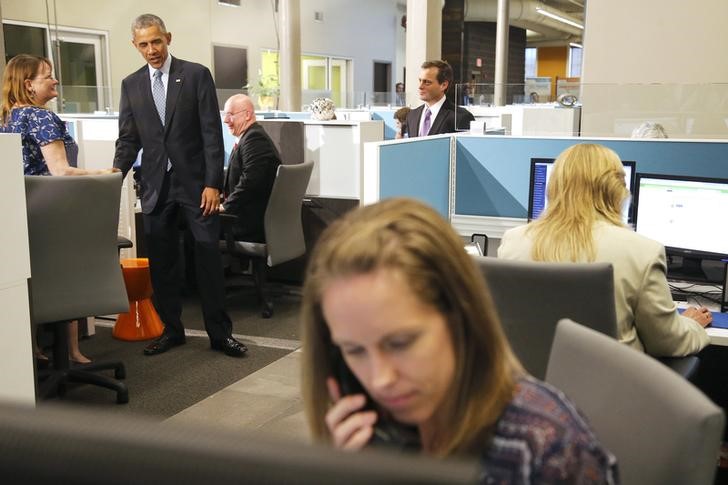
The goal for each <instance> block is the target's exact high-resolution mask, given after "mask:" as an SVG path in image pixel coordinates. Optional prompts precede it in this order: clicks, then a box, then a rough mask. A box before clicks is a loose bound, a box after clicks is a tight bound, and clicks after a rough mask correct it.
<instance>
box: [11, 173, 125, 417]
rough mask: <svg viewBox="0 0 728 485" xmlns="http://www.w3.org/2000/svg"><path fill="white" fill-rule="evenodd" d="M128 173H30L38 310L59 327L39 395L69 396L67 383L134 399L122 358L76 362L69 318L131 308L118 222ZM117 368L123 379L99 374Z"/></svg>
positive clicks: (35, 314) (37, 316) (36, 318)
mask: <svg viewBox="0 0 728 485" xmlns="http://www.w3.org/2000/svg"><path fill="white" fill-rule="evenodd" d="M120 191H121V174H109V175H87V176H78V177H38V176H27V177H25V195H26V202H27V210H28V240H29V249H30V269H31V278H30V314H31V321H32V322H33V324H34V325H51V326H52V327H53V334H54V342H53V368H52V369H49V370H48V371H47V372H41V373H39V375H38V377H39V379H40V380H41V381H42V382H41V383H40V384H39V386H38V389H37V394H38V397H39V398H47V397H49V396H51V395H53V394H58V395H59V396H62V395H63V394H64V392H65V385H66V383H67V382H69V381H70V382H84V383H88V384H93V385H97V386H101V387H105V388H108V389H111V390H114V391H116V400H117V402H118V403H126V402H128V401H129V394H128V391H127V388H126V385H125V384H124V383H122V382H119V381H118V380H117V379H123V378H124V377H125V374H126V371H125V368H124V364H123V363H121V362H92V363H90V364H82V365H78V366H74V367H70V365H69V360H68V323H69V322H70V321H72V320H76V319H80V318H83V317H87V316H92V315H108V314H112V313H119V312H124V311H127V309H128V302H127V297H126V289H125V288H124V280H123V279H122V274H121V267H120V266H119V256H118V253H117V251H118V241H117V226H118V221H119V197H120ZM101 370H114V375H115V377H116V379H112V378H111V377H108V376H104V375H99V374H96V373H95V372H97V371H101Z"/></svg>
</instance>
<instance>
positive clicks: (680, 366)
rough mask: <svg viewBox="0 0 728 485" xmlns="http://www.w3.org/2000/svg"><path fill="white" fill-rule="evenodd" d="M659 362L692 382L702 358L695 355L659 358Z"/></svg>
mask: <svg viewBox="0 0 728 485" xmlns="http://www.w3.org/2000/svg"><path fill="white" fill-rule="evenodd" d="M657 360H659V361H660V362H662V363H663V364H665V365H666V366H668V367H669V368H670V369H672V370H674V371H675V372H677V373H678V374H680V375H681V376H683V377H684V378H685V379H687V380H688V381H692V379H693V377H695V375H696V373H697V372H698V367H700V358H698V357H697V356H695V355H687V356H685V357H657Z"/></svg>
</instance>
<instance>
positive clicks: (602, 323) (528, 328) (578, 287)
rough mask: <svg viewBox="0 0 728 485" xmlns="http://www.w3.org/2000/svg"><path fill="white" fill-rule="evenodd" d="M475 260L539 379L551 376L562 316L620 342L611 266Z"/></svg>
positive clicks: (518, 348)
mask: <svg viewBox="0 0 728 485" xmlns="http://www.w3.org/2000/svg"><path fill="white" fill-rule="evenodd" d="M475 260H476V261H477V263H478V266H479V267H480V270H481V272H482V273H483V276H484V277H485V280H486V282H487V283H488V286H489V287H490V291H491V294H492V295H493V303H494V304H495V308H496V310H497V312H498V314H499V316H500V319H501V323H502V325H503V329H504V330H505V332H506V335H507V337H508V341H509V342H510V344H511V347H512V348H513V351H514V352H515V353H516V355H517V356H518V358H519V359H520V360H521V363H523V365H524V366H525V367H526V370H527V371H528V372H530V373H531V374H532V375H533V376H534V377H537V378H539V379H543V377H544V376H545V375H546V365H547V363H548V358H549V354H550V352H551V342H552V341H553V339H554V331H555V330H556V323H557V322H558V321H559V320H560V319H562V318H572V319H574V320H576V321H578V322H580V323H582V324H583V325H586V326H588V327H590V328H593V329H595V330H598V331H599V332H602V333H604V334H605V335H609V336H610V337H613V338H616V336H617V314H616V310H615V307H614V278H613V271H612V265H611V264H608V263H588V264H587V263H533V262H525V261H510V260H504V259H497V258H492V257H475Z"/></svg>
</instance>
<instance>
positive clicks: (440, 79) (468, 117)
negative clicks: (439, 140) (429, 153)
mask: <svg viewBox="0 0 728 485" xmlns="http://www.w3.org/2000/svg"><path fill="white" fill-rule="evenodd" d="M420 67H421V70H420V77H419V89H418V91H417V92H418V94H419V96H420V99H421V100H422V101H424V102H425V104H423V105H422V106H420V107H419V108H415V109H413V110H412V111H410V112H409V114H408V115H407V133H408V136H409V137H410V138H412V137H415V136H427V135H440V134H442V133H453V132H455V131H456V127H455V122H456V119H455V118H456V116H455V112H456V110H457V130H469V129H470V122H471V121H473V120H474V119H475V118H474V117H473V115H472V114H470V112H469V111H468V110H466V109H464V108H460V107H456V106H455V104H454V103H453V102H452V101H449V100H448V99H447V98H446V97H445V93H446V92H447V90H448V88H449V87H450V85H451V84H452V82H453V72H452V67H450V64H448V63H447V62H445V61H439V60H438V61H426V62H423V63H422V66H420Z"/></svg>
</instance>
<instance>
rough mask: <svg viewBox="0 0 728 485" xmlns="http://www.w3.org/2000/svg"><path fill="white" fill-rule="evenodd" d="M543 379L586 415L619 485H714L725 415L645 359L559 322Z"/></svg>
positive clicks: (682, 381)
mask: <svg viewBox="0 0 728 485" xmlns="http://www.w3.org/2000/svg"><path fill="white" fill-rule="evenodd" d="M546 380H547V381H548V382H549V383H551V384H553V385H554V386H556V387H558V388H559V389H561V390H562V391H564V392H565V393H566V394H567V395H568V396H569V397H570V398H571V399H572V400H573V401H574V403H575V404H576V406H577V407H578V408H579V409H580V410H581V411H582V412H583V413H584V414H585V416H586V417H587V419H588V420H589V423H590V424H591V426H592V429H594V431H595V432H596V434H597V436H598V437H599V440H600V441H601V442H602V443H603V444H604V445H605V446H606V447H607V448H608V449H609V450H610V451H611V452H612V453H614V454H615V456H616V457H617V461H618V462H619V472H620V476H621V479H622V483H624V484H640V485H658V484H659V485H671V484H675V485H678V484H685V483H690V484H696V485H700V484H706V485H707V484H712V483H713V477H714V475H715V472H716V458H717V456H718V450H719V447H720V442H721V437H722V434H723V426H724V423H725V416H724V414H723V411H722V410H721V409H720V408H718V407H717V406H716V405H715V404H713V403H712V402H711V401H710V400H709V399H708V398H707V397H706V396H705V395H704V394H703V393H701V392H700V391H699V390H698V389H697V388H696V387H694V386H693V385H692V384H690V383H689V382H688V381H686V380H685V379H683V378H681V377H680V376H679V375H678V374H676V373H675V372H673V371H671V370H670V369H668V368H666V367H665V366H663V365H662V364H660V363H659V362H657V361H656V360H654V359H652V358H650V357H649V356H647V355H645V354H643V353H641V352H638V351H636V350H634V349H632V348H630V347H628V346H626V345H623V344H620V343H619V342H617V341H616V340H613V339H610V338H607V337H606V336H604V335H601V334H599V333H598V332H595V331H593V330H590V329H588V328H586V327H584V326H582V325H578V324H576V323H574V322H572V321H569V320H562V321H560V322H559V324H558V326H557V329H556V336H555V338H554V343H553V349H552V351H551V357H550V359H549V363H548V371H547V373H546Z"/></svg>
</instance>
